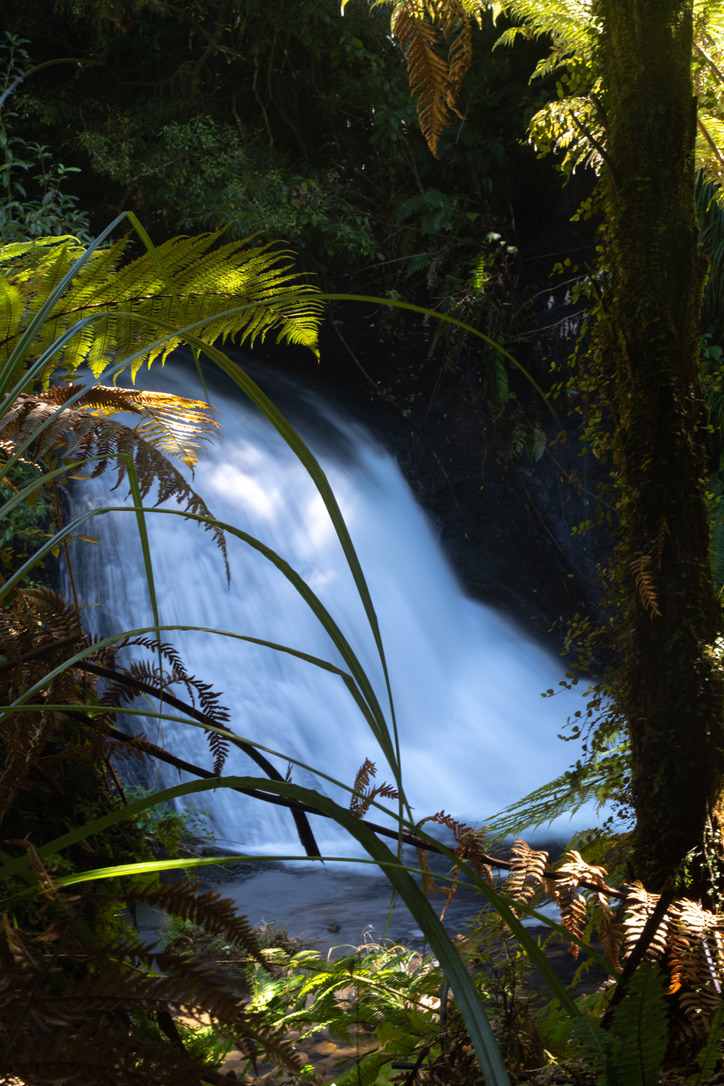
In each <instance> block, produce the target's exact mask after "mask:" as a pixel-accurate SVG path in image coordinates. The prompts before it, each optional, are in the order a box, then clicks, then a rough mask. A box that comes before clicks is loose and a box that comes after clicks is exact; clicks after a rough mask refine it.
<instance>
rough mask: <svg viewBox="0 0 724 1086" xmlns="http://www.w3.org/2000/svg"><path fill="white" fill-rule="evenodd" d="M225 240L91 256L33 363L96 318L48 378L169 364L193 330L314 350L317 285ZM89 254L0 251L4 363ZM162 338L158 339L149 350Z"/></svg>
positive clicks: (46, 329)
mask: <svg viewBox="0 0 724 1086" xmlns="http://www.w3.org/2000/svg"><path fill="white" fill-rule="evenodd" d="M219 241H220V234H219V233H215V234H204V235H201V236H199V237H192V238H187V237H177V238H171V239H170V240H169V241H167V242H164V244H162V245H159V246H158V247H156V248H154V249H152V250H150V251H148V252H146V253H144V254H143V255H142V256H139V257H137V258H135V259H130V260H128V259H127V257H128V254H129V248H130V243H129V241H128V240H127V239H124V240H120V241H117V242H115V243H114V244H112V245H110V246H108V247H107V248H104V249H103V248H102V249H97V250H96V251H94V252H93V253H92V254H91V256H90V259H88V260H87V262H86V263H85V264H84V265H83V266H82V267H81V268H80V269H79V270H78V271H77V273H76V274H75V276H74V277H73V279H72V280H71V282H70V284H69V285H68V286H67V288H66V289H65V291H64V292H63V294H62V295H61V297H60V298H59V299H58V300H57V302H56V303H55V305H54V306H53V308H52V310H51V312H50V314H49V316H48V318H47V319H46V320H45V321H44V322H43V323H42V326H41V327H40V328H39V329H38V331H37V335H36V337H35V341H34V343H33V345H32V353H33V356H34V357H36V358H37V357H39V356H40V355H41V354H42V352H43V351H44V350H45V349H46V348H48V347H50V346H51V344H53V343H54V342H56V341H57V340H58V339H59V337H60V336H62V335H63V333H66V332H68V331H69V330H71V329H72V328H73V327H74V325H75V324H76V323H77V322H79V321H81V320H83V319H84V318H90V320H87V322H86V323H85V325H84V326H83V327H82V328H81V329H80V330H79V331H78V332H77V333H76V334H75V335H73V336H72V338H71V339H70V341H69V342H68V343H66V344H65V346H64V347H63V348H62V349H60V350H57V351H56V352H55V354H54V356H53V360H52V364H49V365H48V367H47V369H46V371H45V374H44V377H45V380H46V382H47V380H48V379H49V377H50V375H51V373H52V372H53V370H55V369H57V368H58V367H62V368H63V369H64V370H65V371H66V372H69V373H70V372H73V371H75V370H76V369H77V368H78V367H79V366H81V365H87V366H88V367H89V368H90V369H91V370H92V372H93V374H94V375H95V376H96V377H98V376H99V375H100V374H102V373H103V372H104V371H105V370H106V369H108V368H109V367H110V366H111V365H112V364H115V363H118V362H119V360H121V359H122V358H124V357H132V358H133V361H132V366H131V368H132V374H133V375H134V376H135V374H136V372H137V371H138V369H139V368H140V366H141V365H142V364H144V363H145V364H146V365H148V366H150V365H151V364H152V363H153V362H154V361H156V360H157V359H158V360H160V361H161V362H164V361H165V359H166V358H167V357H168V356H169V354H170V353H171V352H172V351H173V350H174V349H175V348H176V347H178V346H179V345H180V344H181V343H183V342H184V336H183V333H182V332H181V333H176V334H173V333H169V334H164V333H166V332H167V331H168V330H169V329H175V328H183V327H186V326H189V325H192V324H193V325H194V335H195V337H196V338H197V339H200V340H202V341H203V342H204V343H213V342H214V341H216V340H219V339H221V340H227V339H233V340H235V341H237V342H239V343H246V344H253V343H255V342H257V341H263V340H264V338H265V337H266V336H267V335H268V334H270V333H274V334H275V335H276V338H277V339H278V340H280V341H283V342H286V343H290V344H297V345H301V346H305V347H308V348H310V349H311V350H312V351H314V352H315V353H316V350H317V330H318V326H319V321H320V317H321V311H322V303H321V301H320V297H319V293H318V291H317V289H316V288H315V287H314V286H313V285H312V284H310V283H307V282H303V281H302V280H301V279H300V276H299V275H298V274H296V273H295V272H294V271H293V270H292V263H291V258H290V256H289V254H288V253H286V252H284V251H280V250H279V249H276V248H273V247H272V246H269V245H263V246H258V247H255V248H250V247H248V246H247V244H246V243H244V242H236V241H234V242H228V243H226V244H223V245H222V244H219ZM83 252H84V248H83V246H82V245H81V244H80V243H79V242H78V241H77V240H76V239H74V238H54V239H48V238H44V239H40V241H39V242H38V243H37V244H28V245H24V244H17V245H8V246H4V247H2V248H0V269H1V270H2V274H3V278H4V285H3V289H2V290H0V363H2V362H3V361H5V360H6V359H7V358H8V356H9V355H10V353H11V351H12V349H13V347H14V346H15V344H16V343H17V342H18V339H19V336H20V334H21V331H22V329H23V328H25V327H26V326H27V325H28V323H29V320H30V319H31V318H32V316H33V315H34V314H35V313H36V312H37V311H38V309H39V308H40V307H41V305H42V304H43V303H44V302H45V300H46V298H48V296H49V294H50V293H51V292H52V290H53V289H54V288H55V287H56V286H57V285H58V284H59V283H60V281H61V280H62V279H63V276H65V275H66V274H67V272H68V271H69V269H70V268H71V267H72V265H73V263H74V261H75V260H77V259H78V258H79V257H80V256H81V255H82V253H83ZM159 333H160V335H161V339H162V342H156V343H154V342H151V343H150V345H149V341H150V340H151V341H152V340H153V336H154V334H159Z"/></svg>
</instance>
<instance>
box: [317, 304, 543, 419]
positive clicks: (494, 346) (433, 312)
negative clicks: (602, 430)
mask: <svg viewBox="0 0 724 1086" xmlns="http://www.w3.org/2000/svg"><path fill="white" fill-rule="evenodd" d="M321 297H322V300H323V301H326V302H364V303H365V304H366V305H369V304H370V303H371V304H372V305H384V306H387V307H388V308H390V309H402V310H404V311H405V312H407V313H418V314H419V315H420V316H422V317H429V318H430V319H431V320H435V321H440V322H441V323H442V324H451V325H453V326H454V327H455V328H460V329H461V331H463V332H467V333H468V335H471V336H474V337H475V339H481V340H482V341H483V343H485V345H486V346H487V347H490V348H491V350H493V351H495V353H496V354H497V355H499V357H500V358H502V359H504V360H505V362H506V363H507V364H508V365H509V366H512V367H513V369H516V370H518V372H519V373H522V375H523V377H525V379H526V381H527V382H528V384H530V385H531V387H532V388H534V389H535V391H536V392H537V393H538V395H539V396H540V398H541V399H542V400H543V403H544V404H545V405H546V407H547V409H548V411H550V413H551V415H552V416H553V418H554V419H556V421H557V420H558V416H557V415H556V412H555V411H554V409H553V407H552V406H551V404H550V401H549V399H548V397H547V395H546V393H545V392H544V391H543V389H542V388H541V386H540V385H539V384H538V382H537V381H536V379H535V377H534V376H533V374H532V373H530V371H529V370H527V369H526V368H525V366H524V365H523V364H522V363H521V362H519V361H518V359H517V358H515V356H514V355H512V354H511V353H510V351H506V349H505V347H501V346H500V344H499V343H497V342H496V341H495V340H494V339H491V338H490V336H486V335H485V332H481V331H480V329H479V328H476V327H475V326H474V325H472V324H467V323H466V322H465V321H461V320H458V318H457V317H451V316H450V314H449V313H440V312H439V311H438V310H437V309H428V308H427V306H424V305H414V304H413V303H412V302H403V301H401V300H399V299H397V298H381V297H378V296H377V295H375V294H335V293H329V292H326V291H325V292H323V293H322V295H321Z"/></svg>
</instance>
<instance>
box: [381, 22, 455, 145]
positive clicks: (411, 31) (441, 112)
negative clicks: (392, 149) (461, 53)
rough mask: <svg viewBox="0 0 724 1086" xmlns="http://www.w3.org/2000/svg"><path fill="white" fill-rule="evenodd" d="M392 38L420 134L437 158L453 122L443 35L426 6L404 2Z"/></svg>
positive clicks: (393, 27)
mask: <svg viewBox="0 0 724 1086" xmlns="http://www.w3.org/2000/svg"><path fill="white" fill-rule="evenodd" d="M392 34H393V36H394V38H395V40H396V41H397V42H398V44H399V46H400V48H401V50H402V53H403V56H404V58H405V65H406V67H407V78H408V81H409V84H410V91H411V93H412V96H413V98H414V99H415V102H416V103H417V117H418V121H419V124H420V131H421V132H422V135H423V137H424V139H425V142H426V143H427V145H428V147H429V148H430V150H431V151H432V153H433V155H435V157H437V154H438V144H439V141H440V137H441V135H442V133H443V132H444V130H445V128H446V127H447V124H448V120H449V118H450V106H449V98H450V72H449V68H448V63H447V60H446V59H445V58H444V57H443V56H441V54H440V51H439V49H440V34H439V31H438V28H437V27H435V26H434V25H433V24H432V22H430V21H429V18H428V10H427V5H426V4H424V3H423V2H422V0H402V2H401V3H399V4H398V5H397V6H396V7H395V10H394V12H393V14H392Z"/></svg>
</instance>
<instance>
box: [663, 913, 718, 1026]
mask: <svg viewBox="0 0 724 1086" xmlns="http://www.w3.org/2000/svg"><path fill="white" fill-rule="evenodd" d="M667 946H668V960H669V994H670V995H674V994H676V993H679V998H680V1002H681V1006H682V1007H683V1009H684V1012H685V1013H686V1015H687V1017H688V1019H689V1021H690V1022H691V1024H692V1025H693V1026H694V1027H695V1028H696V1029H697V1030H701V1029H706V1027H707V1026H708V1025H709V1022H710V1021H711V1018H712V1017H713V1015H714V1013H715V1012H716V1010H717V1008H718V1007H719V1006H720V1005H721V1001H722V988H723V987H724V915H722V914H717V913H714V912H711V911H710V910H708V909H704V908H703V907H702V905H701V904H700V903H699V902H698V901H691V900H690V899H689V898H680V899H678V900H677V901H675V902H673V904H672V905H671V908H670V922H669V935H668V941H667Z"/></svg>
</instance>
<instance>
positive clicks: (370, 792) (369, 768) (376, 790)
mask: <svg viewBox="0 0 724 1086" xmlns="http://www.w3.org/2000/svg"><path fill="white" fill-rule="evenodd" d="M376 776H377V766H376V765H375V763H374V762H371V761H370V759H369V758H365V760H364V762H363V763H362V765H361V766H360V767H359V769H358V770H357V775H356V776H355V779H354V784H353V785H352V788H353V793H352V796H351V798H350V801H349V809H350V811H352V813H353V814H355V815H356V816H357V817H358V818H362V817H363V816H364V815H366V814H367V812H368V810H369V809H370V807H371V805H372V803H373V802H374V801H375V800H376V799H398V798H399V792H398V791H397V789H396V788H395V787H394V785H392V784H388V783H387V782H386V781H382V783H381V784H373V780H374V778H375V777H376Z"/></svg>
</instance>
